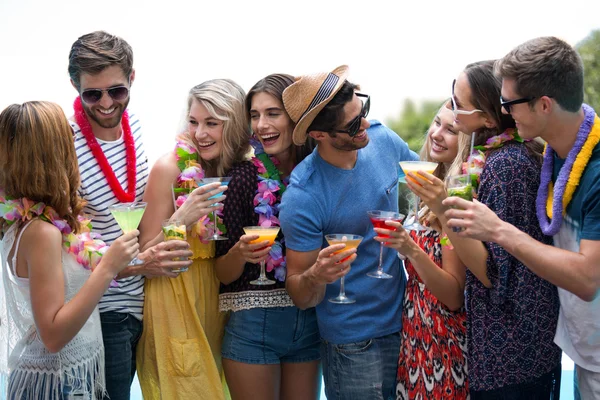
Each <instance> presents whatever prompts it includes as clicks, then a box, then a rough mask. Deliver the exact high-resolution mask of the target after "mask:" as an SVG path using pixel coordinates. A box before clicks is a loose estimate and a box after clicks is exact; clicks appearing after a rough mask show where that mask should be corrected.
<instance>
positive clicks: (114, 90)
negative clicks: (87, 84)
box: [81, 86, 129, 104]
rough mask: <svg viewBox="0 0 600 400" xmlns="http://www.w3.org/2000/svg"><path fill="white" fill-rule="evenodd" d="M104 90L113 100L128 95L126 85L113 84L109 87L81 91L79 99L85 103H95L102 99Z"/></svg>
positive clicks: (121, 98) (123, 98) (124, 97)
mask: <svg viewBox="0 0 600 400" xmlns="http://www.w3.org/2000/svg"><path fill="white" fill-rule="evenodd" d="M104 92H106V93H108V95H109V96H110V98H111V99H113V100H115V101H121V100H125V99H126V98H127V96H129V88H128V87H127V86H115V87H111V88H109V89H87V90H84V91H83V92H81V100H83V101H84V102H85V103H86V104H96V103H97V102H99V101H100V99H102V94H103V93H104Z"/></svg>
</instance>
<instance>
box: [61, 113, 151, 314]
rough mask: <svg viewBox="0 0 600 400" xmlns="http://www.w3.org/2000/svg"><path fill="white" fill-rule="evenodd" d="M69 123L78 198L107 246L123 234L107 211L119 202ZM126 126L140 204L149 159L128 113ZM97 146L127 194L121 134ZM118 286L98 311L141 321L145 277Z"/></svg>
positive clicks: (78, 131)
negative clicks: (76, 166)
mask: <svg viewBox="0 0 600 400" xmlns="http://www.w3.org/2000/svg"><path fill="white" fill-rule="evenodd" d="M70 123H71V127H72V128H73V131H74V134H75V136H74V139H75V151H76V153H77V160H78V162H79V174H80V175H81V185H80V187H79V195H80V196H81V197H82V198H83V199H84V200H86V201H87V204H86V206H85V207H84V209H83V213H85V214H89V215H91V216H92V227H93V231H94V232H97V233H99V234H100V235H101V236H102V240H104V242H106V244H108V245H110V244H111V243H112V242H113V241H114V240H115V239H117V238H118V237H120V236H121V235H123V232H122V231H121V228H119V225H118V224H117V221H115V219H114V217H113V216H112V214H111V213H110V211H108V207H109V206H110V205H113V204H116V203H118V202H119V200H118V199H117V197H116V196H115V194H114V193H113V192H112V190H111V188H110V186H109V185H108V181H107V180H106V177H105V176H104V173H103V172H102V170H101V169H100V165H98V162H97V161H96V159H95V158H94V155H93V154H92V151H91V150H90V148H89V146H88V145H87V142H86V140H85V138H84V137H83V134H82V133H81V129H80V128H79V126H78V125H77V124H76V123H74V122H72V121H70ZM129 125H130V127H131V133H132V134H133V140H134V143H135V152H136V196H135V201H142V198H143V196H144V191H145V190H146V182H147V181H148V158H147V156H146V151H145V149H144V144H143V141H142V129H141V127H140V122H139V120H138V119H137V117H136V116H135V114H131V113H130V114H129ZM98 144H99V145H100V147H101V148H102V151H103V152H104V155H105V156H106V159H107V160H108V163H109V164H110V166H111V167H112V169H113V171H114V172H115V176H116V177H117V179H118V181H119V183H120V184H121V187H122V188H123V190H125V191H126V192H127V188H128V182H127V161H126V154H125V141H124V138H123V135H121V137H120V138H119V139H118V140H115V141H113V142H108V141H104V140H98ZM117 283H118V286H117V287H111V288H109V289H108V290H107V291H106V293H105V294H104V297H102V300H100V312H101V313H102V312H106V311H114V312H120V313H127V314H132V315H133V316H135V317H136V318H137V319H139V320H141V319H142V310H143V307H144V277H143V276H141V275H135V276H130V277H128V278H124V279H120V280H118V281H117Z"/></svg>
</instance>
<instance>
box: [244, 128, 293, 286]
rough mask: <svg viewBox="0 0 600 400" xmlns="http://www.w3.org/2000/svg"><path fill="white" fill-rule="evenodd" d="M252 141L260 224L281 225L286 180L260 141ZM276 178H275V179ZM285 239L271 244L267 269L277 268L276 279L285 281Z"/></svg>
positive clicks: (255, 202) (257, 209)
mask: <svg viewBox="0 0 600 400" xmlns="http://www.w3.org/2000/svg"><path fill="white" fill-rule="evenodd" d="M250 143H251V144H252V147H253V148H254V154H255V157H253V158H252V163H253V164H254V166H256V168H257V170H258V188H257V191H256V196H254V206H255V207H254V212H256V213H257V214H258V225H260V226H265V227H268V226H279V218H277V216H278V215H279V204H280V203H281V195H282V194H283V191H284V190H285V187H286V186H287V183H286V181H285V180H283V181H282V180H281V178H280V177H279V173H278V170H277V167H276V165H275V164H276V162H274V160H273V159H272V158H271V157H268V156H267V155H266V153H265V151H264V148H263V146H262V144H261V143H260V141H259V140H258V139H256V138H254V137H253V138H252V139H251V141H250ZM273 178H275V179H273ZM282 244H283V239H282V240H281V241H279V240H275V243H273V245H272V246H271V251H270V252H269V255H268V256H267V260H266V270H267V272H271V271H272V270H273V269H274V270H275V279H277V280H278V281H280V282H283V281H285V277H286V274H287V268H286V259H285V256H284V255H283V246H282Z"/></svg>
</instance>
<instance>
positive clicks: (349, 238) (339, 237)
mask: <svg viewBox="0 0 600 400" xmlns="http://www.w3.org/2000/svg"><path fill="white" fill-rule="evenodd" d="M325 240H327V243H329V245H330V246H333V245H334V244H344V245H346V247H344V248H343V249H341V250H338V251H336V252H335V253H333V254H334V255H335V254H338V253H341V252H342V251H345V250H348V249H355V248H357V247H358V245H359V244H360V242H362V240H363V237H362V236H359V235H351V234H345V233H338V234H333V235H325ZM342 261H343V260H342ZM344 278H345V277H344V276H342V277H341V278H340V294H339V295H338V296H337V297H333V298H331V299H329V301H330V302H332V303H335V304H352V303H355V302H356V300H354V299H350V298H348V297H347V296H346V288H345V286H344V283H345V281H344Z"/></svg>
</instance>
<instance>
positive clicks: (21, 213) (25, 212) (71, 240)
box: [0, 189, 116, 286]
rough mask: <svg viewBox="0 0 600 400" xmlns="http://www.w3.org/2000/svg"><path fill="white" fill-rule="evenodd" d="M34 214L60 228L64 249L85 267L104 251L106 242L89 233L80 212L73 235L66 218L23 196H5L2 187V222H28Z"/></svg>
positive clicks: (89, 227) (93, 265) (88, 224)
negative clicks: (78, 229) (78, 230)
mask: <svg viewBox="0 0 600 400" xmlns="http://www.w3.org/2000/svg"><path fill="white" fill-rule="evenodd" d="M36 217H39V218H40V219H41V220H43V221H46V222H49V223H51V224H52V225H54V226H55V227H57V228H58V229H59V230H60V232H61V233H62V237H63V246H64V248H65V250H67V252H68V253H69V254H72V255H73V256H74V257H75V258H76V259H77V262H78V263H79V264H81V265H82V266H83V267H84V268H85V269H89V270H94V268H96V266H97V265H98V264H99V263H100V260H101V258H102V256H103V255H104V253H106V250H108V245H107V244H106V243H104V242H103V241H102V240H101V239H100V235H99V234H98V233H95V232H92V224H91V220H89V219H86V218H84V217H83V216H81V215H80V216H79V217H78V220H79V223H80V224H81V232H80V233H78V234H74V233H73V230H72V229H71V227H70V226H69V224H67V221H65V220H64V219H61V218H60V217H59V215H58V213H57V212H56V211H55V210H54V209H53V208H52V207H50V206H47V205H45V204H44V203H42V202H38V203H35V202H33V201H32V200H29V199H26V198H20V199H9V198H7V197H6V194H5V192H4V190H2V189H0V218H2V219H4V221H6V224H7V226H11V225H12V224H14V223H15V222H17V221H19V220H21V221H30V220H31V219H33V218H36ZM115 285H116V282H115V281H113V282H112V283H111V286H115Z"/></svg>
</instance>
